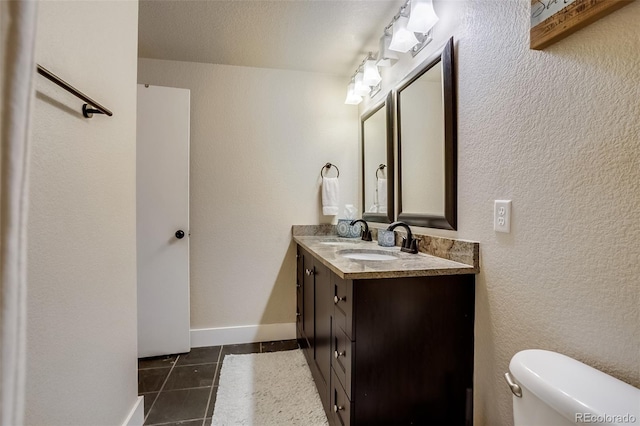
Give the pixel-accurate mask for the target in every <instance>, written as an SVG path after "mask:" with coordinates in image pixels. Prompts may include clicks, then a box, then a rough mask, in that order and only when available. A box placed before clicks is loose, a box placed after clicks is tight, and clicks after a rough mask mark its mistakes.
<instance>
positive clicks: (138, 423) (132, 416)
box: [122, 396, 144, 426]
mask: <svg viewBox="0 0 640 426" xmlns="http://www.w3.org/2000/svg"><path fill="white" fill-rule="evenodd" d="M143 423H144V396H139V397H138V399H137V400H136V403H135V404H133V408H132V409H131V412H130V413H129V415H128V416H127V419H126V420H125V421H124V423H122V426H142V424H143Z"/></svg>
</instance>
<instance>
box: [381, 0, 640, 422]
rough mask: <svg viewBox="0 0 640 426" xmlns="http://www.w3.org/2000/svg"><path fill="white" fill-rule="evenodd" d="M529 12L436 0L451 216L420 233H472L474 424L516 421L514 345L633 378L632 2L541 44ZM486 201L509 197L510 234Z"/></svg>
mask: <svg viewBox="0 0 640 426" xmlns="http://www.w3.org/2000/svg"><path fill="white" fill-rule="evenodd" d="M529 8H530V1H529V0H510V1H488V0H484V1H473V2H468V3H465V4H464V6H463V5H462V2H449V4H445V3H443V2H440V3H436V10H437V11H439V12H441V13H442V16H443V17H444V18H445V21H446V22H453V20H454V18H452V17H451V15H452V14H453V11H454V9H455V15H456V16H457V17H460V22H459V24H458V25H456V26H453V27H451V28H448V32H449V34H438V36H440V37H441V38H442V39H444V38H446V37H447V36H450V35H454V36H455V39H456V45H455V49H456V59H457V72H458V137H459V139H458V144H459V145H458V159H459V172H458V176H459V181H458V215H459V216H458V231H457V232H447V231H438V230H429V233H431V234H436V235H444V236H453V237H458V238H464V239H471V240H476V241H480V253H481V270H482V272H481V273H480V275H479V276H478V277H477V281H476V287H477V296H476V343H475V345H476V350H475V357H476V363H475V376H476V377H475V419H476V424H478V425H491V426H494V425H510V424H512V417H511V416H512V410H511V393H510V391H509V390H508V388H507V387H506V384H505V382H504V379H503V377H502V375H503V373H504V372H506V371H507V369H508V365H509V360H510V359H511V357H512V356H513V355H514V354H515V353H516V352H518V351H520V350H523V349H528V348H542V349H549V350H553V351H558V352H561V353H564V354H566V355H569V356H571V357H573V358H576V359H578V360H580V361H583V362H585V363H587V364H589V365H592V366H594V367H596V368H599V369H601V370H603V371H605V372H607V373H609V374H611V375H613V376H615V377H618V378H620V379H622V380H625V381H627V382H629V383H631V384H632V385H634V386H640V314H639V309H640V264H639V263H638V259H640V244H638V240H639V238H640V119H639V117H640V55H639V54H638V46H639V45H640V31H638V22H640V2H635V3H633V4H631V5H629V6H626V7H625V8H623V9H621V10H619V11H617V12H615V13H613V14H612V15H609V16H607V17H605V18H603V19H601V20H600V21H598V22H596V23H594V24H592V25H590V26H588V27H586V28H585V29H583V30H581V31H579V32H578V33H576V34H574V35H572V36H570V37H569V38H566V39H565V40H562V41H560V42H558V43H556V44H554V45H552V46H550V47H549V48H547V49H545V50H544V51H534V50H530V49H529V48H528V43H529V36H528V22H529ZM438 25H440V24H438ZM425 55H428V53H425ZM416 63H417V62H414V63H413V65H414V66H415V65H416ZM401 66H405V67H408V66H409V65H408V64H401ZM392 83H393V81H392V80H391V81H388V84H387V88H388V87H390V86H392ZM495 199H511V200H513V210H512V211H513V218H512V219H513V221H512V232H511V234H498V233H495V232H494V231H493V217H492V215H493V200H495Z"/></svg>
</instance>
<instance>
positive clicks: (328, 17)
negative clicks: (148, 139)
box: [138, 0, 404, 76]
mask: <svg viewBox="0 0 640 426" xmlns="http://www.w3.org/2000/svg"><path fill="white" fill-rule="evenodd" d="M403 3H404V0H261V1H252V0H199V1H194V0H169V1H167V0H141V1H140V3H139V4H140V6H139V7H140V9H139V33H138V55H139V56H140V57H143V58H153V59H168V60H174V61H189V62H205V63H213V64H226V65H240V66H247V67H260V68H278V69H290V70H299V71H310V72H322V73H331V74H338V75H344V76H350V75H351V74H353V72H354V71H355V69H356V67H357V66H358V65H359V64H360V62H361V61H362V59H363V58H364V56H365V55H366V54H367V52H369V51H372V52H376V51H377V50H378V40H379V38H380V37H381V36H382V31H383V29H384V27H385V26H386V25H387V24H388V23H389V22H390V21H391V18H393V16H394V15H395V14H396V13H397V12H398V10H399V9H400V6H402V4H403Z"/></svg>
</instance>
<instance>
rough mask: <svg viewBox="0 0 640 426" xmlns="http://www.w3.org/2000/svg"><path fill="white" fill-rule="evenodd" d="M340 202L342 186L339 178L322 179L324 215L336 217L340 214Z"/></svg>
mask: <svg viewBox="0 0 640 426" xmlns="http://www.w3.org/2000/svg"><path fill="white" fill-rule="evenodd" d="M339 200H340V184H339V183H338V178H326V177H323V178H322V214H323V215H325V216H335V215H337V214H338V202H339Z"/></svg>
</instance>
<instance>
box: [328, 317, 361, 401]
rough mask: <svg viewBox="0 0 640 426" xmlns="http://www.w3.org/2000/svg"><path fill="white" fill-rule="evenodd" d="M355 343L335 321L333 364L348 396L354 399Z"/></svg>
mask: <svg viewBox="0 0 640 426" xmlns="http://www.w3.org/2000/svg"><path fill="white" fill-rule="evenodd" d="M354 350H355V343H354V342H352V341H351V340H350V339H349V338H348V337H347V335H346V334H345V333H344V331H342V329H340V327H339V326H337V324H336V323H335V322H334V323H333V339H332V342H331V365H332V366H333V370H334V371H335V375H336V376H337V377H338V380H339V381H340V384H341V385H342V387H343V388H344V390H345V391H346V394H347V397H349V399H350V400H353V394H352V392H351V365H352V358H353V351H354Z"/></svg>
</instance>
